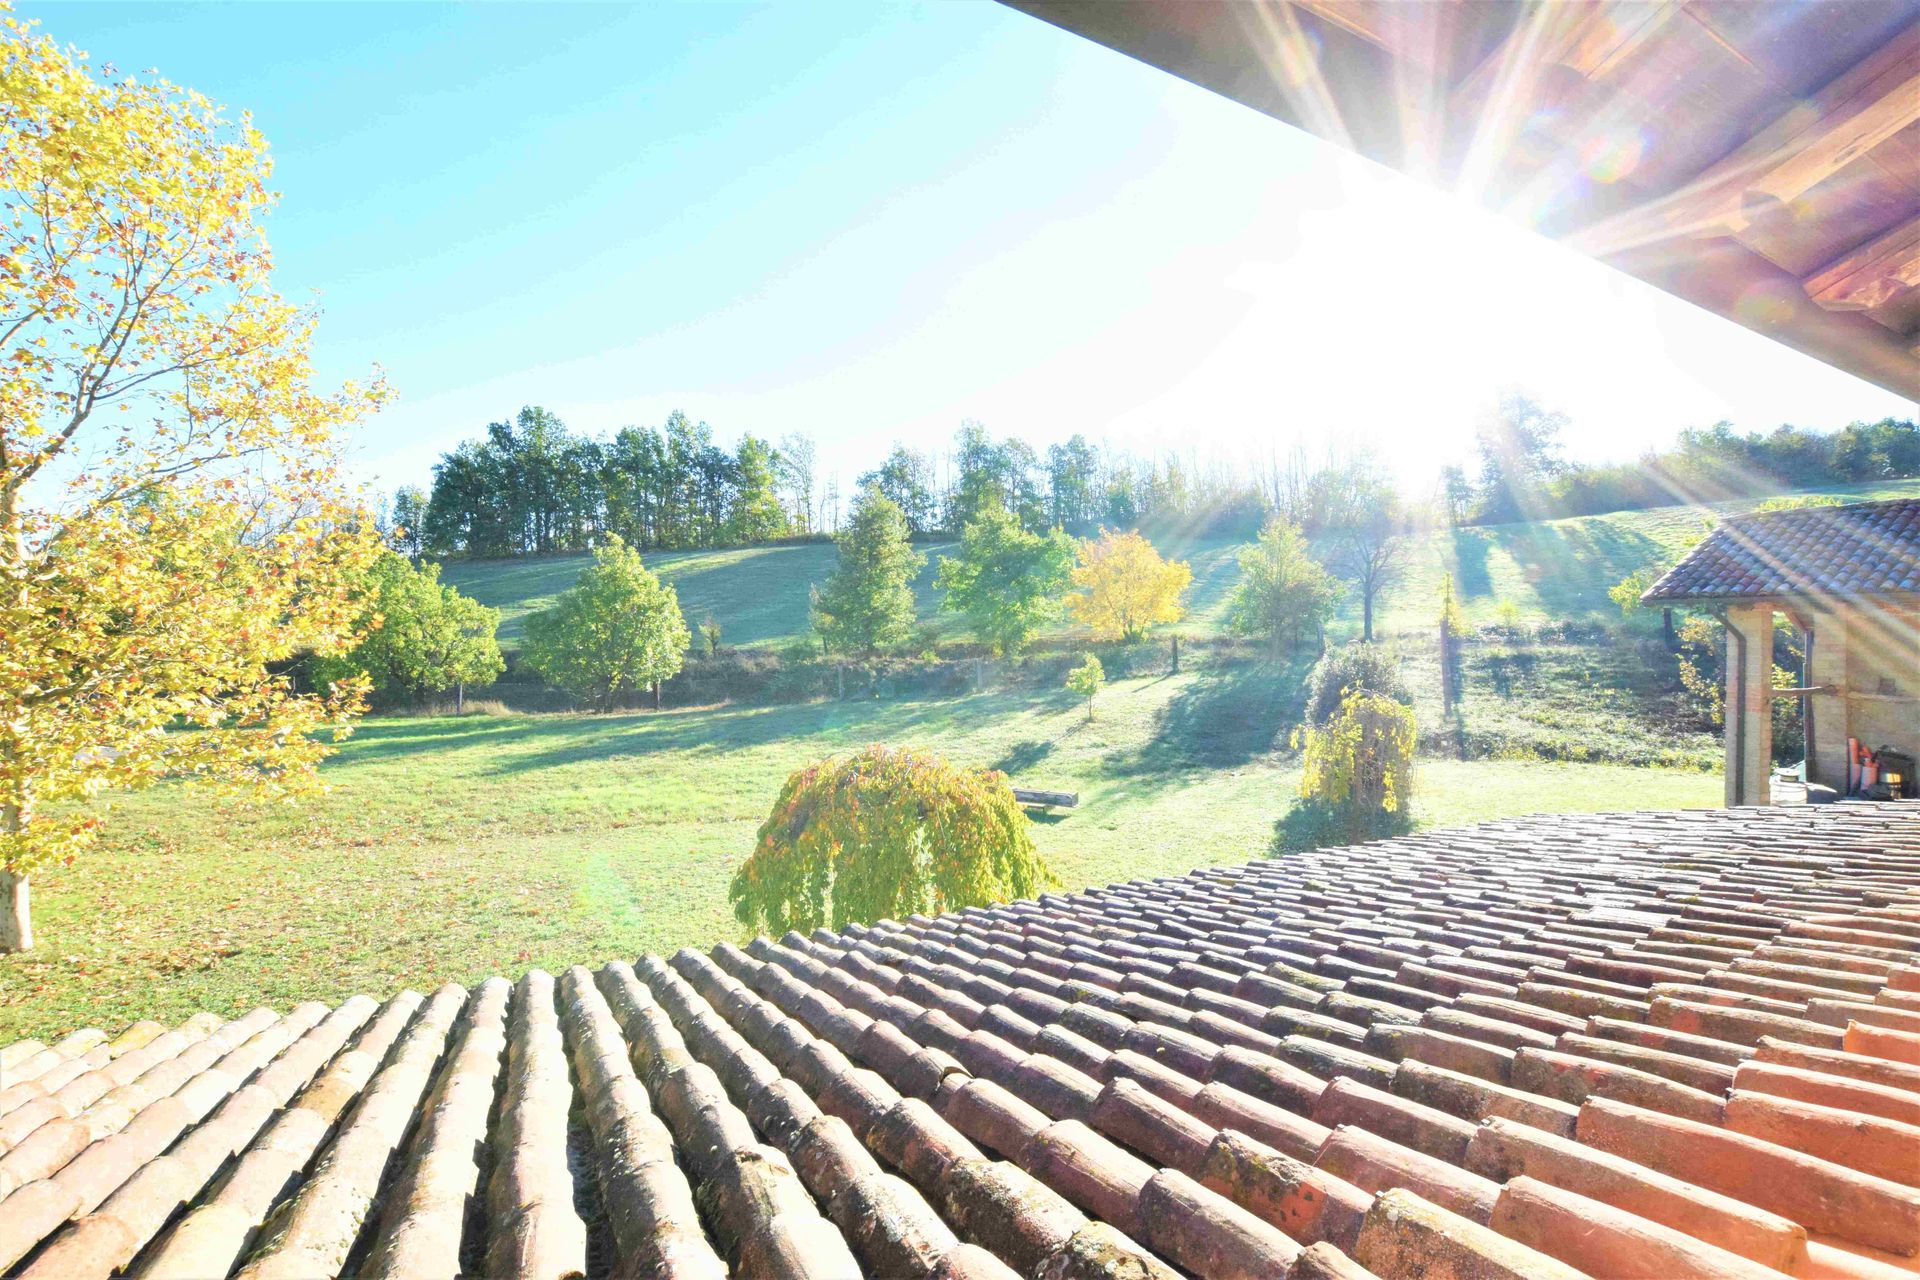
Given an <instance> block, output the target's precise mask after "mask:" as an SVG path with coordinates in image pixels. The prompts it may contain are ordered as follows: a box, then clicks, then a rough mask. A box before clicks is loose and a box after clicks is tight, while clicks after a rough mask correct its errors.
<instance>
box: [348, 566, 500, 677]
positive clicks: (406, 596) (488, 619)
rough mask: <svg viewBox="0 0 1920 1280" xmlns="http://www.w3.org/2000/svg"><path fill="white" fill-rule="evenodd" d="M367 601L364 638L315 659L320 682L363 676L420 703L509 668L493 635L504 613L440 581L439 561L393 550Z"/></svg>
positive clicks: (371, 576) (371, 578)
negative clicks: (416, 559) (418, 560)
mask: <svg viewBox="0 0 1920 1280" xmlns="http://www.w3.org/2000/svg"><path fill="white" fill-rule="evenodd" d="M362 599H363V602H364V603H363V609H364V612H363V613H362V615H361V623H360V626H361V629H362V631H363V632H364V638H363V639H362V640H361V641H360V643H359V644H358V645H356V646H355V647H354V649H353V651H352V652H350V653H347V654H343V655H341V656H339V657H320V658H316V659H315V660H314V662H313V665H312V672H313V676H314V679H315V680H316V681H317V682H319V683H321V684H327V683H331V682H333V681H337V680H340V679H343V678H346V677H349V676H363V677H365V678H366V679H368V680H371V681H372V682H373V689H374V692H376V693H378V694H380V695H381V696H382V698H383V699H384V700H386V701H388V702H417V701H420V700H421V699H424V698H429V697H432V696H433V695H434V694H436V693H443V692H445V691H446V690H448V689H453V688H457V687H460V686H463V685H484V684H491V683H492V682H493V681H494V680H495V679H497V678H498V677H499V675H500V673H501V672H502V671H503V670H505V669H506V664H505V662H504V661H503V660H502V659H501V657H500V645H499V642H498V641H497V640H495V638H494V632H495V631H496V630H497V629H498V628H499V626H500V611H499V610H497V609H489V608H487V607H486V606H485V605H483V604H481V603H480V602H479V601H477V600H472V599H469V598H468V597H466V596H463V595H461V594H460V593H459V592H458V591H456V590H454V589H453V588H452V587H450V586H447V585H446V584H444V583H442V582H441V581H440V566H439V565H437V564H423V565H417V566H416V565H413V564H410V563H409V562H408V561H407V559H406V558H405V557H404V556H401V555H398V554H395V553H393V552H389V553H387V554H386V555H384V556H381V557H380V559H379V560H377V561H375V562H374V565H373V568H372V569H371V570H369V571H368V573H367V580H366V584H365V586H364V587H363V589H362Z"/></svg>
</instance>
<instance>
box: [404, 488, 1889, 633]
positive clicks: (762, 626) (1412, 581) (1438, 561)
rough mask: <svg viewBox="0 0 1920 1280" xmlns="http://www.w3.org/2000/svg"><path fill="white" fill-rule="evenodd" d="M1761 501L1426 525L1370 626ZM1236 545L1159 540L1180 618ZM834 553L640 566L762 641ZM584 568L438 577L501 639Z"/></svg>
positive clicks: (1573, 565) (1560, 612) (1563, 584)
mask: <svg viewBox="0 0 1920 1280" xmlns="http://www.w3.org/2000/svg"><path fill="white" fill-rule="evenodd" d="M1816 492H1818V493H1821V494H1831V495H1832V496H1835V497H1839V498H1843V499H1845V500H1848V501H1854V502H1866V501H1871V500H1874V499H1877V498H1892V497H1911V496H1915V495H1920V480H1903V481H1895V482H1892V483H1889V484H1885V485H1872V486H1856V487H1853V488H1845V489H1829V490H1818V491H1816ZM1758 502H1759V500H1754V501H1742V502H1725V503H1716V504H1714V505H1713V506H1710V507H1697V506H1672V507H1656V508H1653V509H1651V510H1647V511H1619V512H1613V513H1610V514H1607V515H1599V516H1578V517H1574V518H1571V519H1565V520H1544V521H1536V522H1532V523H1523V524H1502V525H1485V526H1481V527H1477V528H1465V529H1448V530H1441V531H1439V532H1436V533H1434V534H1431V535H1429V536H1427V537H1426V538H1424V539H1423V540H1422V545H1421V546H1419V547H1417V548H1415V549H1414V550H1413V551H1412V553H1411V555H1410V558H1409V560H1408V562H1407V564H1408V569H1407V573H1406V575H1405V577H1404V578H1403V580H1402V581H1401V582H1400V583H1399V584H1398V585H1397V586H1396V587H1395V588H1394V589H1393V590H1391V591H1389V592H1388V593H1387V594H1386V597H1385V599H1384V601H1383V602H1382V607H1381V608H1380V609H1379V610H1378V611H1377V612H1376V626H1377V628H1378V629H1379V630H1380V631H1382V632H1384V633H1386V634H1394V633H1397V632H1404V631H1417V630H1424V629H1425V628H1427V627H1429V626H1430V625H1431V624H1432V621H1433V614H1434V602H1435V600H1436V598H1437V595H1438V592H1439V589H1440V579H1441V575H1442V574H1443V573H1445V572H1446V571H1448V570H1449V569H1451V570H1452V572H1453V574H1454V580H1455V582H1456V583H1457V585H1458V590H1459V592H1460V598H1461V603H1462V605H1463V607H1464V608H1465V609H1466V612H1467V616H1468V618H1469V620H1470V621H1473V622H1479V623H1485V622H1492V621H1494V620H1495V618H1496V616H1497V611H1498V610H1499V609H1500V607H1501V605H1502V603H1503V602H1507V601H1511V602H1512V603H1513V605H1514V606H1515V607H1516V608H1518V609H1519V610H1520V612H1521V613H1522V615H1523V616H1526V617H1528V618H1531V619H1543V618H1550V619H1562V620H1577V619H1584V618H1593V617H1613V616H1617V612H1616V610H1615V608H1614V605H1613V602H1612V601H1610V600H1609V599H1608V598H1607V589H1608V588H1609V587H1611V586H1613V584H1614V583H1616V582H1618V581H1619V580H1620V579H1621V578H1623V577H1625V576H1626V575H1627V574H1629V573H1631V572H1632V571H1633V570H1634V569H1636V568H1639V567H1640V566H1641V565H1644V564H1647V563H1649V562H1651V561H1655V560H1661V559H1665V558H1669V557H1671V556H1672V555H1673V554H1674V553H1675V552H1676V551H1677V550H1678V549H1679V548H1681V547H1683V546H1685V545H1686V544H1687V542H1689V541H1690V540H1691V539H1692V538H1693V537H1695V536H1696V535H1697V534H1698V533H1699V532H1700V530H1701V528H1702V527H1703V522H1704V521H1706V520H1707V519H1709V518H1724V517H1725V516H1728V515H1734V514H1738V513H1740V512H1742V511H1747V510H1751V509H1752V508H1753V507H1755V506H1757V505H1758ZM1240 545H1241V544H1240V543H1239V542H1237V541H1227V540H1222V539H1181V538H1162V539H1160V540H1159V546H1160V548H1161V550H1162V552H1163V553H1165V554H1168V555H1174V556H1178V557H1180V558H1182V559H1185V560H1186V561H1188V562H1189V563H1190V564H1191V565H1192V566H1193V578H1194V585H1193V591H1192V594H1191V596H1190V598H1189V604H1190V606H1191V609H1192V618H1191V620H1190V622H1189V624H1188V625H1189V627H1190V628H1193V629H1197V630H1202V631H1205V630H1210V629H1214V628H1218V627H1219V626H1220V625H1221V624H1222V620H1223V617H1224V614H1225V611H1226V601H1227V596H1228V594H1229V593H1230V592H1231V591H1232V589H1233V584H1234V581H1235V579H1236V577H1237V569H1236V566H1235V563H1234V557H1235V554H1236V553H1237V551H1238V550H1239V547H1240ZM950 546H951V544H932V545H926V546H923V547H921V550H922V551H924V552H926V553H927V566H926V568H925V569H924V570H922V572H921V574H920V577H919V579H918V581H917V582H916V583H915V584H914V585H915V594H916V596H917V597H918V598H919V601H920V614H921V618H922V620H923V621H925V622H927V623H929V624H931V625H932V626H934V627H935V628H936V630H938V631H939V632H941V633H942V634H952V633H954V631H955V627H954V619H952V618H951V617H950V616H943V615H941V614H940V613H939V612H938V610H939V596H938V595H937V593H936V592H935V591H934V588H933V573H934V567H935V565H936V564H937V563H938V561H939V557H940V555H941V554H942V553H943V552H944V551H946V550H947V549H948V548H949V547H950ZM834 555H835V553H834V548H833V547H832V546H831V545H830V544H825V543H813V544H803V545H797V546H795V545H787V546H774V547H743V548H735V549H731V550H724V551H660V552H653V553H651V554H649V555H648V556H647V557H646V559H647V563H648V565H649V566H650V567H652V568H653V569H655V570H656V571H658V572H659V574H660V575H661V577H662V578H664V579H665V580H666V581H668V582H670V583H672V584H673V585H674V587H675V588H676V589H677V590H678V591H679V593H680V607H681V609H682V610H683V611H685V613H686V615H687V620H688V622H689V623H690V624H693V625H697V624H698V623H699V622H700V621H701V620H702V619H703V618H706V617H709V616H711V617H712V618H714V619H715V620H716V621H718V622H719V623H720V628H721V642H722V643H723V644H727V645H734V646H739V647H747V648H757V647H773V646H778V645H782V644H788V643H792V642H793V641H795V640H799V639H803V638H805V637H806V636H807V634H808V631H809V625H808V620H807V602H808V588H809V587H810V586H811V585H812V584H814V583H817V582H821V581H824V580H825V579H826V576H827V575H828V574H829V573H831V572H832V571H833V565H834ZM586 563H587V557H586V556H584V555H570V556H548V557H539V558H527V559H518V560H456V561H451V562H449V563H448V564H447V565H446V567H445V570H444V572H443V574H442V577H443V580H444V581H446V582H448V583H450V584H452V585H454V586H456V587H458V588H459V589H460V590H461V591H463V592H465V593H467V594H468V595H470V596H472V597H473V598H474V599H476V600H479V601H480V602H481V603H483V604H488V605H491V606H493V607H494V608H496V609H499V610H500V612H501V627H500V638H501V642H502V643H503V644H504V645H506V646H507V647H510V648H511V647H515V646H517V645H518V644H519V641H520V637H521V633H522V628H523V623H524V619H525V617H526V615H527V614H529V613H531V612H534V611H536V610H538V609H542V608H545V607H546V606H547V605H548V604H549V603H551V602H552V600H553V598H554V597H555V596H556V595H558V594H559V593H560V592H562V591H565V590H566V589H567V588H568V587H570V586H572V585H573V582H574V579H575V578H576V577H578V576H579V573H580V570H581V568H582V567H584V566H585V564H586ZM1358 626H1359V607H1358V603H1357V602H1356V601H1354V600H1352V599H1349V600H1348V601H1347V602H1346V605H1345V606H1344V607H1343V609H1342V611H1341V617H1340V621H1339V623H1338V624H1337V626H1336V630H1337V631H1340V632H1346V631H1353V630H1357V629H1358Z"/></svg>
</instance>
